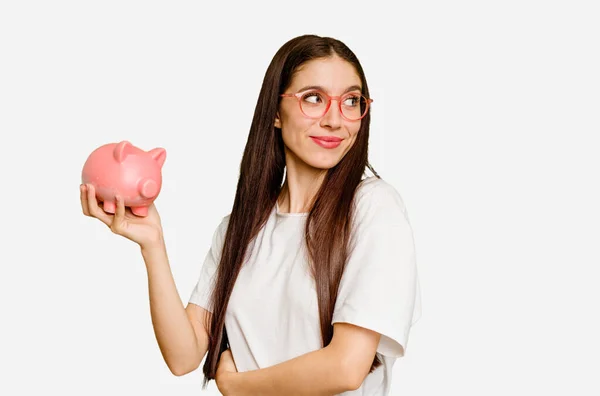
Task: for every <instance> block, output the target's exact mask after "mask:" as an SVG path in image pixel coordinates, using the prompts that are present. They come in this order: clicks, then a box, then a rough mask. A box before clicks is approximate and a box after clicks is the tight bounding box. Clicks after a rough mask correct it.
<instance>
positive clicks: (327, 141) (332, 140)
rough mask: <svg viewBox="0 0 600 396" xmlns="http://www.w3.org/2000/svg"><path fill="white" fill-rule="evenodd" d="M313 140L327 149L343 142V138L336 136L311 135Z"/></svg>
mask: <svg viewBox="0 0 600 396" xmlns="http://www.w3.org/2000/svg"><path fill="white" fill-rule="evenodd" d="M310 138H311V139H312V141H313V142H315V143H316V144H318V145H319V146H321V147H323V148H326V149H333V148H336V147H337V146H339V145H340V143H342V139H340V138H338V137H335V136H311V137H310Z"/></svg>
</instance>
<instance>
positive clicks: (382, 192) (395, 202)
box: [355, 176, 406, 212]
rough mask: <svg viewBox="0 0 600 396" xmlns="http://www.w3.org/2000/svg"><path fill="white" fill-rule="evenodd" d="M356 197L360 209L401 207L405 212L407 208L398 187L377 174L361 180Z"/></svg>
mask: <svg viewBox="0 0 600 396" xmlns="http://www.w3.org/2000/svg"><path fill="white" fill-rule="evenodd" d="M355 199H356V204H357V207H358V208H359V209H360V208H362V209H379V210H387V209H401V210H402V211H403V212H404V211H405V210H406V207H405V205H404V200H403V199H402V196H401V195H400V192H399V191H398V189H396V187H394V186H393V185H392V184H391V183H389V182H387V181H386V180H384V179H382V178H380V177H377V176H369V177H367V178H365V179H363V180H362V181H361V182H360V184H359V185H358V187H357V189H356V196H355Z"/></svg>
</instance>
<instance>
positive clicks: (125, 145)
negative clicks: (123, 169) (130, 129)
mask: <svg viewBox="0 0 600 396" xmlns="http://www.w3.org/2000/svg"><path fill="white" fill-rule="evenodd" d="M132 148H133V145H132V144H131V143H129V142H128V141H127V140H123V141H122V142H120V143H119V144H117V147H115V151H114V156H115V159H116V160H117V162H119V163H121V162H123V161H125V158H127V155H129V154H131V153H132V152H133V150H132Z"/></svg>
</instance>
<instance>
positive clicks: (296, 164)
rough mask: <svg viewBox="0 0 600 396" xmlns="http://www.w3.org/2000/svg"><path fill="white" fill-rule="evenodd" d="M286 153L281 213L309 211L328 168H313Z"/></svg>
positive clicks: (280, 204) (280, 199) (280, 201)
mask: <svg viewBox="0 0 600 396" xmlns="http://www.w3.org/2000/svg"><path fill="white" fill-rule="evenodd" d="M289 157H291V156H288V155H286V175H285V182H284V183H283V186H282V188H281V193H280V194H279V198H278V203H279V211H280V212H281V213H307V212H309V211H310V208H311V206H312V202H313V199H314V197H315V195H316V194H317V192H318V191H319V187H320V186H321V183H323V180H324V178H325V175H326V174H327V170H326V169H317V168H313V167H311V166H309V165H307V164H305V163H304V162H302V161H301V160H299V159H293V158H289Z"/></svg>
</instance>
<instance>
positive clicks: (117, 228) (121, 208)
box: [110, 195, 125, 234]
mask: <svg viewBox="0 0 600 396" xmlns="http://www.w3.org/2000/svg"><path fill="white" fill-rule="evenodd" d="M115 203H116V209H115V216H114V217H113V219H112V224H111V226H110V229H111V230H112V231H113V232H114V233H115V234H121V232H122V231H123V226H124V225H125V203H124V201H123V198H121V197H120V196H119V195H116V196H115Z"/></svg>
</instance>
